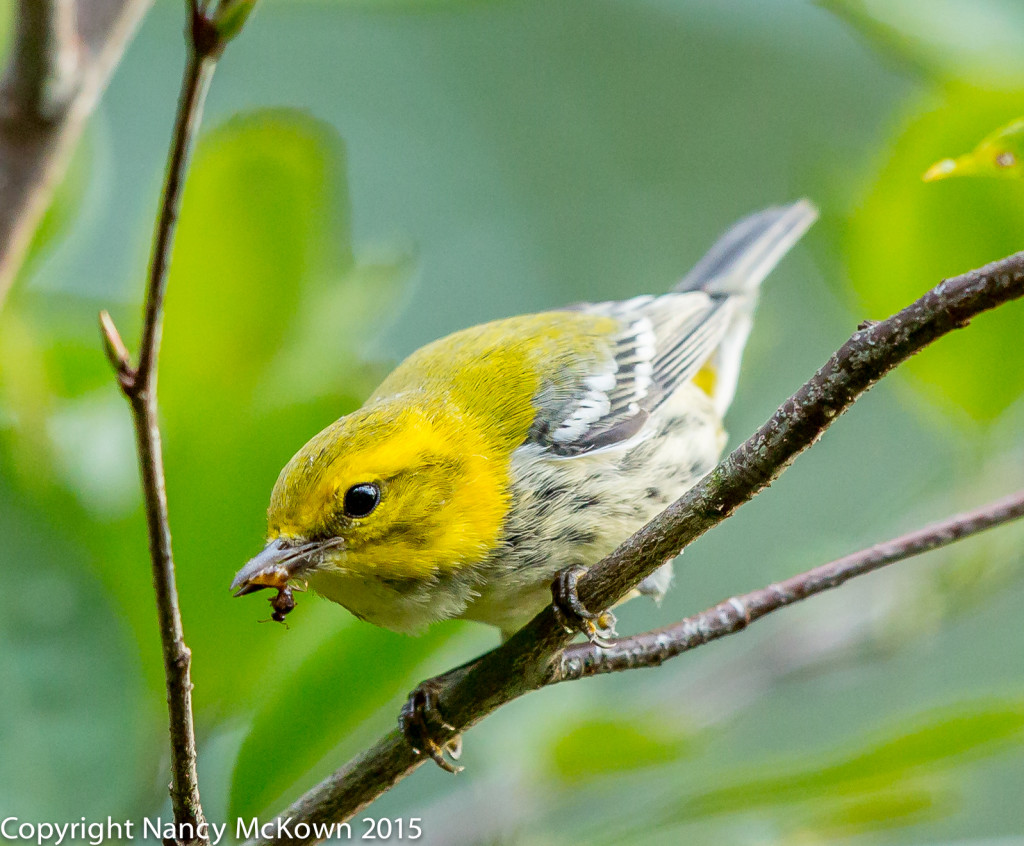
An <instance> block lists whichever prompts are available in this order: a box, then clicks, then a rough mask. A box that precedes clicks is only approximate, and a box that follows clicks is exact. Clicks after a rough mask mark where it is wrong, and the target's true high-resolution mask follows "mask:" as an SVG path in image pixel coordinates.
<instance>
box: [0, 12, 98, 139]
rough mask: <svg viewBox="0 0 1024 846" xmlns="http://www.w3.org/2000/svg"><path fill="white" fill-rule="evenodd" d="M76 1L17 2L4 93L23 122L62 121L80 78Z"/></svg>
mask: <svg viewBox="0 0 1024 846" xmlns="http://www.w3.org/2000/svg"><path fill="white" fill-rule="evenodd" d="M79 58H80V54H79V42H78V4H77V0H21V2H19V3H18V8H17V15H16V17H15V25H14V43H13V44H12V45H11V62H10V64H9V65H8V68H7V75H6V77H5V79H4V83H3V88H4V91H5V94H6V96H7V98H8V103H7V104H8V107H9V108H11V109H13V110H14V111H16V112H18V113H20V114H22V115H23V116H24V117H25V118H26V119H29V120H34V121H37V122H39V123H48V122H49V121H51V120H55V119H57V118H59V117H60V114H61V112H63V110H64V108H65V107H66V106H67V103H68V101H69V100H70V98H71V97H72V96H73V95H74V91H75V88H76V87H77V85H78V83H79V81H80V78H79V73H78V63H79Z"/></svg>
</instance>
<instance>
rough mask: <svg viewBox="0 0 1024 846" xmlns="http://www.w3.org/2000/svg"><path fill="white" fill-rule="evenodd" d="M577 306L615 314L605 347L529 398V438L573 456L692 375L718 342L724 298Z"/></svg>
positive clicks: (628, 428) (629, 425)
mask: <svg viewBox="0 0 1024 846" xmlns="http://www.w3.org/2000/svg"><path fill="white" fill-rule="evenodd" d="M579 310H581V311H585V312H589V313H591V314H594V315H600V316H605V317H611V318H614V319H615V320H616V321H618V323H619V325H620V327H621V329H620V331H618V332H617V333H616V334H614V335H613V336H612V337H611V338H610V339H609V341H610V342H609V344H608V354H607V356H606V357H605V359H604V360H603V361H599V362H596V363H595V364H594V365H592V366H591V367H589V368H588V369H587V370H586V372H583V373H576V374H573V375H572V378H571V379H565V378H556V379H553V380H552V381H551V382H550V383H549V384H547V385H545V386H544V387H543V388H542V389H541V392H540V394H539V396H538V397H537V399H536V404H537V406H538V408H539V409H540V411H539V412H538V415H537V419H536V420H535V421H534V424H533V426H532V427H531V429H530V436H529V440H531V441H533V442H535V443H539V444H541V445H542V446H544V447H545V449H547V450H548V451H549V452H550V453H552V454H554V455H560V456H574V455H581V454H583V453H587V452H591V451H593V450H595V449H600V448H601V447H607V446H611V445H613V444H616V443H619V442H621V441H624V440H627V439H629V438H631V437H633V436H634V435H636V434H637V433H639V432H640V430H641V429H642V428H643V426H644V423H645V422H646V421H647V419H648V418H649V417H650V415H651V413H652V412H653V411H654V410H655V409H656V408H657V407H658V405H660V404H661V402H662V401H663V400H664V399H665V398H666V397H668V396H669V395H670V394H671V393H672V392H673V391H674V390H675V389H676V387H677V386H679V385H680V384H682V383H684V382H686V381H688V380H690V379H692V378H693V377H694V376H695V375H696V374H697V372H698V371H699V370H700V368H701V367H702V366H703V364H704V362H705V361H707V359H708V358H709V357H710V356H711V355H712V353H714V351H715V349H716V348H717V347H718V346H719V344H720V343H721V342H722V338H723V337H724V335H725V332H726V330H727V328H728V325H729V319H730V314H731V311H732V307H731V305H730V301H729V298H727V297H716V296H712V295H709V294H707V293H705V292H703V291H690V292H686V293H672V294H665V295H663V296H660V297H636V298H634V299H632V300H627V301H625V302H614V303H597V304H593V305H584V306H580V307H579Z"/></svg>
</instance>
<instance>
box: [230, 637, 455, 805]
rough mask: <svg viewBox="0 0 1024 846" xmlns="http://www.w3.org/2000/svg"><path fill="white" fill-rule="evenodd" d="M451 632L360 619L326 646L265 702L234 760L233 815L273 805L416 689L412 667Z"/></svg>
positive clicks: (315, 653) (394, 715) (300, 666)
mask: <svg viewBox="0 0 1024 846" xmlns="http://www.w3.org/2000/svg"><path fill="white" fill-rule="evenodd" d="M452 632H453V629H452V627H450V626H441V627H437V626H435V627H434V628H433V629H432V630H430V631H429V632H428V633H427V634H425V635H423V636H421V637H416V638H412V637H407V636H405V635H399V634H395V633H394V632H388V631H385V630H383V629H379V628H376V627H374V626H371V625H369V624H368V623H360V622H356V621H353V622H352V624H351V625H349V626H346V627H345V629H344V630H343V631H341V632H340V633H339V634H338V635H336V636H335V637H333V638H331V639H330V640H329V641H326V642H325V643H323V644H322V645H321V646H320V648H319V649H317V650H316V651H315V652H314V653H313V654H312V655H310V656H309V657H308V658H307V659H306V660H305V661H303V662H302V663H301V664H300V665H299V666H298V667H297V668H296V669H295V671H294V672H293V673H292V674H291V675H290V676H289V677H288V678H286V679H285V680H284V682H283V684H281V685H279V686H278V687H277V689H276V691H275V693H274V694H273V695H271V696H266V697H264V698H263V699H262V704H261V706H260V709H259V711H257V713H256V716H255V718H254V719H253V721H252V724H251V726H250V728H249V732H248V734H247V735H246V737H245V740H244V741H243V742H242V746H241V749H240V750H239V753H238V758H237V760H236V762H235V770H234V777H233V779H232V784H231V800H230V802H231V807H230V812H229V815H228V816H229V817H230V818H231V819H235V818H237V817H246V818H248V817H251V816H253V815H254V814H259V813H261V812H263V811H269V810H273V809H272V808H271V803H272V802H273V801H274V800H275V799H277V798H278V797H280V796H281V795H282V794H283V793H284V792H285V790H287V789H288V788H289V787H290V786H291V785H292V784H294V783H295V782H296V780H298V779H299V778H301V777H302V776H303V775H305V774H306V773H308V771H309V770H310V769H311V768H312V767H313V766H314V765H315V764H316V763H317V762H318V761H320V760H321V759H322V758H323V757H324V756H325V755H326V754H327V753H328V752H330V751H331V750H332V749H334V748H335V747H336V746H337V745H338V744H339V743H340V742H341V741H342V740H344V739H345V737H347V736H348V735H349V734H351V733H352V732H353V731H354V730H355V729H356V728H357V727H358V726H359V724H360V723H362V722H363V721H364V720H366V719H367V718H368V717H370V716H371V715H373V714H375V713H377V712H378V711H379V710H380V709H381V708H382V707H383V706H384V705H386V704H387V703H389V702H390V701H392V700H393V699H394V697H396V696H397V695H399V694H401V693H403V692H405V691H406V690H407V689H408V688H410V687H411V685H412V681H411V674H412V672H413V670H414V669H416V668H417V667H418V666H419V665H420V664H421V663H422V662H423V660H424V658H425V657H426V656H427V655H429V654H430V653H431V652H433V651H434V650H436V649H437V648H438V646H440V645H441V644H443V643H444V642H445V641H447V640H448V638H449V637H450V636H451V634H452ZM389 716H390V717H392V718H394V717H397V712H396V713H395V714H391V715H389ZM392 725H393V723H392Z"/></svg>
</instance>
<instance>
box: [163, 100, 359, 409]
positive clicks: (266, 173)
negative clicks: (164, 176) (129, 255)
mask: <svg viewBox="0 0 1024 846" xmlns="http://www.w3.org/2000/svg"><path fill="white" fill-rule="evenodd" d="M350 238H351V235H350V233H349V208H348V188H347V184H346V181H345V151H344V146H343V144H342V143H341V140H340V139H339V138H338V136H337V135H336V134H335V132H334V131H333V130H332V129H331V128H330V127H329V126H328V125H327V124H324V123H321V122H320V121H316V120H314V119H313V118H311V117H309V116H308V115H306V114H304V113H302V112H297V111H288V110H265V111H258V112H250V113H247V114H245V115H243V116H240V117H237V118H234V119H232V120H231V121H229V122H228V123H227V124H225V125H224V126H221V127H219V128H218V129H216V130H214V131H213V132H211V133H210V134H209V135H207V136H205V137H204V138H203V140H202V142H201V143H200V145H199V148H198V149H197V151H196V155H195V161H194V164H193V165H192V169H191V175H190V177H189V181H188V185H187V187H186V189H185V197H184V202H183V207H182V212H181V223H180V224H179V227H178V237H177V242H176V246H175V249H174V256H173V260H172V263H171V273H170V279H169V280H168V295H167V313H166V318H165V329H164V347H163V353H162V366H161V377H160V390H161V396H162V400H163V402H162V405H163V407H164V412H165V414H167V415H172V416H179V417H184V418H185V419H186V420H195V419H196V416H197V414H196V412H197V410H198V409H197V404H202V405H203V406H206V407H209V406H211V405H212V406H213V408H210V410H211V411H216V410H217V409H218V408H220V407H222V403H221V402H220V399H221V396H220V394H221V391H222V390H223V387H224V382H225V375H227V374H230V380H231V382H232V388H233V389H234V391H236V392H239V393H241V394H242V395H244V391H245V390H246V388H251V387H252V385H253V384H255V382H256V381H257V380H258V378H259V374H260V370H261V367H263V366H264V365H265V364H266V363H267V362H268V361H270V360H271V358H272V357H273V356H274V353H275V352H276V350H277V349H278V348H279V347H280V345H281V343H282V341H283V339H284V337H285V335H286V332H287V331H288V329H289V327H290V326H291V325H292V321H293V320H294V319H295V318H296V316H297V312H298V309H299V305H300V303H301V302H302V298H303V292H304V291H305V290H306V289H307V287H308V286H309V285H310V284H311V283H316V282H321V281H325V280H327V279H335V280H336V279H339V278H342V277H343V276H344V275H345V274H346V273H347V272H348V271H349V270H350V269H351V268H352V267H353V264H354V262H353V258H352V244H351V240H350Z"/></svg>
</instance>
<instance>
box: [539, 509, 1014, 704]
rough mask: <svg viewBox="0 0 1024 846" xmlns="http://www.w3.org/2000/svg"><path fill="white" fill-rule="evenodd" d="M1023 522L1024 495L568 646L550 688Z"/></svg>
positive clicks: (663, 657) (660, 657) (655, 661)
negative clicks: (660, 623)
mask: <svg viewBox="0 0 1024 846" xmlns="http://www.w3.org/2000/svg"><path fill="white" fill-rule="evenodd" d="M1021 517H1024V491H1018V492H1017V493H1015V494H1012V495H1010V496H1008V497H1004V498H1003V499H1000V500H998V501H997V502H993V503H989V504H988V505H986V506H983V507H982V508H977V509H975V510H973V511H967V512H964V513H963V514H957V515H955V516H953V517H950V518H948V519H946V520H942V521H940V522H938V523H933V524H931V525H930V526H926V527H925V528H923V529H918V530H917V531H916V532H910V533H909V534H906V535H902V536H900V537H898V538H893V539H892V540H889V541H885V542H884V543H879V544H876V545H875V546H872V547H870V548H869V549H862V550H861V551H859V552H854V553H852V554H850V555H847V556H844V557H843V558H839V559H837V560H836V561H832V562H830V563H829V564H822V565H821V566H820V567H815V568H814V569H813V570H808V571H807V572H805V573H800V574H799V575H797V576H793V577H792V578H790V579H786V580H785V581H782V582H777V583H776V584H772V585H768V587H764V588H761V589H760V590H755V591H751V592H750V593H745V594H742V595H741V596H734V597H732V598H730V599H727V600H725V602H720V603H719V604H718V605H716V606H715V607H714V608H709V609H708V610H706V611H702V612H701V613H700V614H695V615H694V616H692V617H687V618H686V619H685V620H681V621H680V622H678V623H675V624H674V625H671V626H665V627H664V628H661V629H655V630H654V631H650V632H644V633H643V634H638V635H633V636H632V637H624V638H619V639H618V640H616V641H615V642H614V643H613V644H612V645H611V647H610V648H607V649H602V648H600V647H598V646H594V645H592V644H589V643H580V644H573V645H572V646H569V647H567V648H566V649H564V650H563V651H562V652H561V654H560V655H559V657H558V662H557V664H556V665H555V667H554V670H553V672H552V675H551V677H550V679H549V680H548V684H558V683H559V682H563V681H572V680H573V679H580V678H585V677H588V676H597V675H601V674H603V673H616V672H619V671H621V670H633V669H637V668H640V667H656V666H658V665H659V664H662V663H664V662H665V661H667V660H668V659H669V658H675V657H676V656H677V655H682V654H683V653H684V652H689V651H690V650H691V649H696V648H697V647H698V646H703V645H704V644H705V643H710V642H711V641H712V640H718V639H719V638H721V637H725V636H726V635H730V634H734V633H735V632H739V631H742V630H743V629H745V628H746V627H747V626H749V625H750V624H751V623H753V622H754V621H755V620H760V619H761V618H762V617H764V616H765V615H766V614H771V613H772V612H773V611H778V610H779V609H781V608H785V607H786V606H787V605H792V604H793V603H794V602H799V601H800V600H802V599H807V598H808V597H811V596H814V595H815V594H819V593H823V592H824V591H826V590H831V589H832V588H837V587H839V586H840V585H843V584H845V583H846V582H848V581H849V580H850V579H852V578H854V577H855V576H862V575H864V574H865V573H871V572H873V571H874V570H879V569H881V568H882V567H885V566H887V565H889V564H895V563H896V562H897V561H903V560H905V559H907V558H913V557H914V556H915V555H921V554H922V553H924V552H930V551H931V550H933V549H939V548H941V547H943V546H949V545H950V544H952V543H956V542H957V541H959V540H963V539H964V538H968V537H970V536H971V535H976V534H978V533H979V532H984V531H985V530H987V529H991V528H993V527H995V526H1001V525H1002V524H1003V523H1009V522H1010V521H1012V520H1018V519H1020V518H1021Z"/></svg>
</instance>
